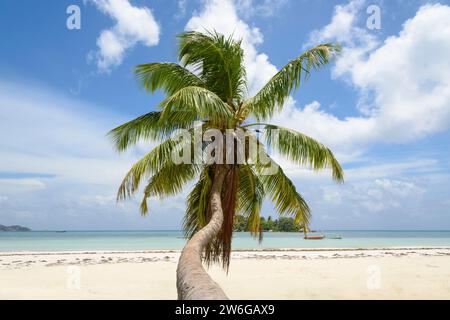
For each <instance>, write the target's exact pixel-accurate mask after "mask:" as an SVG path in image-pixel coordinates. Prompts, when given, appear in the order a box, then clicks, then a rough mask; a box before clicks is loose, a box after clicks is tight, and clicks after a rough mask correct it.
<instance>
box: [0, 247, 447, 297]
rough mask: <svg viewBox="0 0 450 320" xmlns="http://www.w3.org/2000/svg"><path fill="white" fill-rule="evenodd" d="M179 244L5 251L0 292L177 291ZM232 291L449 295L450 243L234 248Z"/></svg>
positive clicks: (220, 275)
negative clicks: (175, 246) (119, 248)
mask: <svg viewBox="0 0 450 320" xmlns="http://www.w3.org/2000/svg"><path fill="white" fill-rule="evenodd" d="M178 256H179V251H155V250H153V251H133V252H57V253H55V252H53V253H51V252H48V253H44V252H42V253H35V252H16V253H10V252H3V253H0V299H176V289H175V270H176V265H177V260H178ZM210 273H211V274H212V276H213V278H214V279H215V280H217V282H218V283H219V284H220V285H221V286H222V287H223V289H224V290H225V292H226V293H227V294H228V295H229V297H230V298H231V299H450V248H448V247H442V248H395V249H392V248H391V249H370V250H354V249H353V250H352V249H303V250H299V249H295V250H294V249H292V250H290V249H285V250H264V251H235V252H233V253H232V261H231V266H230V272H229V274H228V275H226V273H225V272H224V271H222V270H221V269H220V268H219V267H218V266H214V267H212V268H211V269H210Z"/></svg>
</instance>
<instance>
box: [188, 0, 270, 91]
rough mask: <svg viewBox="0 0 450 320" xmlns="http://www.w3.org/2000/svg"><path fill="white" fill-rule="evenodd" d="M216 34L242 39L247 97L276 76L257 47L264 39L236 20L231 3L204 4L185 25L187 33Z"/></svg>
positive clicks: (214, 1) (210, 0)
mask: <svg viewBox="0 0 450 320" xmlns="http://www.w3.org/2000/svg"><path fill="white" fill-rule="evenodd" d="M205 29H206V30H213V29H214V30H216V31H217V32H219V33H222V34H224V35H228V36H229V35H233V37H234V38H235V39H242V47H243V49H244V53H245V67H246V70H247V78H248V88H249V93H250V94H254V93H256V92H257V91H258V90H259V89H260V88H261V87H262V86H263V85H264V84H265V83H266V82H267V80H269V79H270V78H271V77H272V76H273V75H274V74H275V73H276V72H277V68H276V67H275V66H274V65H273V64H271V63H270V62H269V58H268V56H267V55H266V54H264V53H258V50H257V46H258V45H260V44H261V43H262V42H263V35H262V34H261V31H260V30H259V29H258V28H256V27H251V26H249V25H248V24H247V23H246V22H244V21H243V20H241V19H240V18H239V17H238V14H237V9H236V6H235V4H234V3H233V1H231V0H207V1H205V5H204V7H203V8H202V10H201V12H200V13H198V14H196V15H194V16H193V17H192V18H191V19H190V20H189V21H188V23H187V25H186V30H195V31H204V30H205Z"/></svg>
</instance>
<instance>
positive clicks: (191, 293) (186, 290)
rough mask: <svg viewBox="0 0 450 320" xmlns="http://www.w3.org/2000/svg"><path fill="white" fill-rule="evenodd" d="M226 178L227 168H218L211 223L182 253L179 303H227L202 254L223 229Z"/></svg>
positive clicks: (212, 199)
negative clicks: (206, 301)
mask: <svg viewBox="0 0 450 320" xmlns="http://www.w3.org/2000/svg"><path fill="white" fill-rule="evenodd" d="M225 175H226V170H225V168H223V167H218V170H217V171H216V174H215V176H214V181H213V185H212V187H211V213H212V216H211V220H210V221H209V222H208V224H207V225H206V226H205V227H203V228H202V229H201V230H200V231H198V232H197V233H196V234H195V235H194V236H193V237H192V238H191V239H190V240H189V241H188V242H187V243H186V246H185V247H184V248H183V251H182V252H181V256H180V260H179V261H178V267H177V290H178V299H180V300H206V299H211V300H225V299H228V297H227V296H226V295H225V293H224V292H223V290H222V289H221V288H220V287H219V285H218V284H217V283H216V282H215V281H214V280H213V279H212V278H211V277H210V276H209V275H208V273H207V272H206V270H205V269H204V268H203V265H202V254H203V250H204V249H205V246H206V244H208V242H209V241H211V240H212V239H213V238H214V236H215V235H217V233H218V232H219V231H220V229H221V227H222V222H223V211H222V201H221V191H222V185H223V181H224V178H225Z"/></svg>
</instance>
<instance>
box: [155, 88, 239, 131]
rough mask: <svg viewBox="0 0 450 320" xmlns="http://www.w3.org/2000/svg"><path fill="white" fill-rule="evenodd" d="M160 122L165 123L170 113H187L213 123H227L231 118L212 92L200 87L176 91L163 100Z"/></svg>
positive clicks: (227, 108)
mask: <svg viewBox="0 0 450 320" xmlns="http://www.w3.org/2000/svg"><path fill="white" fill-rule="evenodd" d="M160 107H161V108H162V114H161V121H166V120H167V119H168V118H169V117H170V114H171V112H173V111H177V112H187V114H189V115H193V114H196V115H197V116H198V117H200V118H201V119H206V120H208V121H210V122H213V123H220V124H223V123H227V122H228V121H229V120H230V119H231V118H232V112H231V110H230V108H229V106H228V105H227V104H225V103H224V102H223V101H222V100H221V99H220V98H219V97H218V96H217V95H216V94H215V93H214V92H212V91H210V90H208V89H205V88H201V87H186V88H183V89H180V90H178V91H177V92H176V93H175V94H173V95H171V96H170V97H168V98H166V99H164V100H163V101H162V102H161V104H160Z"/></svg>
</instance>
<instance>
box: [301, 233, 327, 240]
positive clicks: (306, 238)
mask: <svg viewBox="0 0 450 320" xmlns="http://www.w3.org/2000/svg"><path fill="white" fill-rule="evenodd" d="M303 239H305V240H322V239H325V236H324V235H323V234H321V235H317V236H304V237H303Z"/></svg>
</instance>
